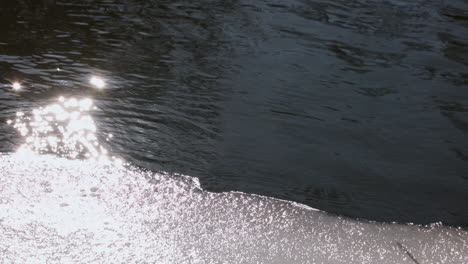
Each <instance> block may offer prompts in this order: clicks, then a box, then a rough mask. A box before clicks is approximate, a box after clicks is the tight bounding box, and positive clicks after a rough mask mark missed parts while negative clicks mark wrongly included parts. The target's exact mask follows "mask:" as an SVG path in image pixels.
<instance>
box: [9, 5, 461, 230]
mask: <svg viewBox="0 0 468 264" xmlns="http://www.w3.org/2000/svg"><path fill="white" fill-rule="evenodd" d="M35 2H37V3H35ZM50 2H54V1H50ZM467 28H468V2H467V1H463V0H453V1H440V0H437V1H436V0H424V1H422V0H413V1H409V0H407V1H397V0H390V1H377V0H375V1H371V0H367V1H366V0H351V1H349V0H347V1H344V0H343V1H342V0H335V1H331V0H329V1H326V0H317V1H308V0H302V1H301V0H297V1H271V0H270V1H209V0H202V1H157V0H145V1H143V0H129V1H124V0H95V1H91V0H82V1H72V0H69V1H57V3H56V4H55V5H49V6H47V7H44V6H43V5H42V4H39V1H10V0H7V1H3V0H2V4H0V82H1V84H2V86H1V87H0V89H1V91H0V119H1V121H2V123H1V124H0V151H1V152H12V151H14V150H16V149H17V148H18V147H19V146H20V145H21V144H23V143H24V141H25V138H24V137H22V136H21V134H20V133H17V131H16V130H15V128H14V127H13V126H11V125H8V124H7V120H10V119H12V118H13V119H14V118H15V115H16V113H17V112H19V111H21V112H23V113H26V114H27V113H31V112H32V111H33V110H34V109H38V107H43V106H46V105H50V104H51V103H53V102H55V100H57V98H58V97H59V96H65V97H66V98H71V97H76V98H78V99H80V100H82V99H83V98H92V100H93V101H94V104H95V105H96V109H94V110H93V112H92V117H93V120H94V122H95V125H96V127H97V132H96V137H97V139H98V141H99V142H100V144H101V145H102V146H103V147H104V148H105V149H106V150H107V151H109V152H111V153H112V154H113V155H116V156H119V157H121V158H123V159H124V160H126V161H129V162H130V163H132V164H134V165H136V166H139V167H142V168H147V169H150V170H153V171H167V172H177V173H183V174H186V175H191V176H195V177H198V178H199V179H200V183H201V186H202V187H203V188H204V189H207V190H210V191H228V190H236V191H242V192H248V193H256V194H262V195H267V196H272V197H277V198H281V199H287V200H292V201H298V202H301V203H305V204H307V205H310V206H312V207H314V208H318V209H321V210H325V211H328V212H331V213H337V214H340V215H345V216H351V217H357V218H364V219H371V220H378V221H398V222H416V223H431V222H436V221H442V222H444V223H446V224H451V225H462V226H467V225H468V206H467V204H468V29H467ZM93 76H95V77H97V78H102V79H103V80H104V81H105V82H106V83H105V86H104V87H103V88H102V89H96V82H94V85H93V84H91V83H90V81H89V80H90V78H92V77H93ZM15 82H19V84H20V85H21V88H20V89H13V88H14V86H13V85H12V84H13V83H15ZM17 88H18V87H17ZM109 135H113V138H112V140H109V141H107V140H106V139H107V138H108V137H109Z"/></svg>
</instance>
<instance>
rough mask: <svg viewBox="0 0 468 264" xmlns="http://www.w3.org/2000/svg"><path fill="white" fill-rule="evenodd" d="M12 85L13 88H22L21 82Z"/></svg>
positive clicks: (16, 89)
mask: <svg viewBox="0 0 468 264" xmlns="http://www.w3.org/2000/svg"><path fill="white" fill-rule="evenodd" d="M11 87H13V90H15V91H18V90H19V89H21V84H20V83H19V82H14V83H13V84H12V85H11Z"/></svg>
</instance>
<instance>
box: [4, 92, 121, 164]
mask: <svg viewBox="0 0 468 264" xmlns="http://www.w3.org/2000/svg"><path fill="white" fill-rule="evenodd" d="M93 109H95V106H94V103H93V101H92V100H91V99H90V98H82V99H77V98H65V97H63V96H61V97H59V98H58V99H57V100H56V102H54V103H52V104H49V105H47V106H45V107H39V108H35V109H33V110H32V113H30V114H28V115H26V114H25V113H24V112H17V113H16V118H15V119H14V120H8V121H7V124H9V125H12V126H13V127H14V128H16V129H17V130H18V132H19V133H20V134H21V136H22V137H23V138H24V141H25V142H24V143H23V144H22V145H21V146H20V147H19V149H18V151H17V152H21V153H38V154H56V155H58V156H61V157H65V158H70V159H93V160H97V161H100V162H107V161H113V162H117V163H121V161H120V160H119V159H117V158H115V157H113V156H110V157H109V155H108V151H107V149H106V148H105V147H104V146H102V145H101V144H100V143H99V140H98V137H97V127H96V124H95V122H94V120H93V118H92V116H91V115H90V111H92V110H93Z"/></svg>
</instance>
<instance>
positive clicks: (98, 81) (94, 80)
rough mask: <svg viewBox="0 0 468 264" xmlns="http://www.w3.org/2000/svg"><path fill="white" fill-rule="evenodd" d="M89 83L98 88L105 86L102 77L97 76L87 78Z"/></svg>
mask: <svg viewBox="0 0 468 264" xmlns="http://www.w3.org/2000/svg"><path fill="white" fill-rule="evenodd" d="M89 83H91V84H92V85H93V86H94V87H96V88H98V89H102V88H104V87H105V86H106V82H105V81H104V80H103V79H102V78H100V77H97V76H93V77H91V79H90V80H89Z"/></svg>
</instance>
